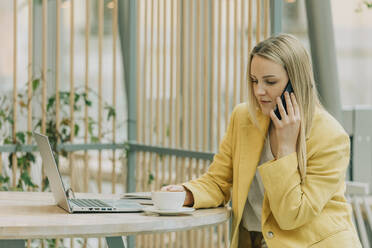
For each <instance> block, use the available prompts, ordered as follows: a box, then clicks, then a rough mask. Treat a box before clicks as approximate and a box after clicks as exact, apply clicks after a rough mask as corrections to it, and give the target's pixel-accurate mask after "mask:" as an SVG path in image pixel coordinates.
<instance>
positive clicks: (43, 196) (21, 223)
mask: <svg viewBox="0 0 372 248" xmlns="http://www.w3.org/2000/svg"><path fill="white" fill-rule="evenodd" d="M76 196H77V198H79V197H84V198H92V197H100V198H102V199H113V198H119V197H120V196H119V195H98V194H82V193H80V194H76ZM230 215H231V209H230V208H212V209H200V210H196V211H194V212H193V213H192V214H190V215H179V216H155V215H146V214H145V213H107V214H102V213H95V214H69V213H67V212H66V211H65V210H63V209H61V208H59V207H58V206H56V205H55V202H54V198H53V195H52V194H51V193H41V192H0V239H29V238H57V237H98V236H127V235H133V234H143V233H156V232H170V231H181V230H188V229H194V228H199V227H205V226H210V225H216V224H219V223H223V222H225V221H227V220H229V218H230Z"/></svg>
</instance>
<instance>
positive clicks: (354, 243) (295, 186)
mask: <svg viewBox="0 0 372 248" xmlns="http://www.w3.org/2000/svg"><path fill="white" fill-rule="evenodd" d="M258 121H259V123H260V127H261V129H262V130H263V131H264V132H265V133H267V131H268V127H269V123H270V118H269V117H267V116H264V115H263V114H262V113H259V115H258ZM264 139H265V136H264V135H262V133H260V131H259V130H258V129H257V127H255V126H254V124H253V123H252V122H251V120H250V117H249V113H248V108H247V105H246V104H245V103H243V104H240V105H238V106H237V107H235V109H234V111H233V113H232V116H231V118H230V123H229V126H228V129H227V132H226V134H225V136H224V138H223V140H222V142H221V144H220V147H219V152H218V153H217V154H216V155H215V157H214V160H213V163H212V164H211V165H210V167H209V169H208V171H207V172H206V173H205V174H204V175H203V176H201V177H200V178H198V179H196V180H193V181H190V182H187V183H185V184H184V186H185V187H187V188H188V189H189V190H190V191H191V192H192V193H193V196H194V207H195V208H209V207H217V206H220V205H224V204H226V203H227V202H228V201H229V200H230V196H231V191H232V211H233V224H232V230H231V231H232V237H231V246H230V247H232V248H236V247H238V241H239V225H240V222H241V219H242V214H243V210H244V205H245V202H246V199H247V195H248V191H249V187H250V185H251V182H252V179H253V177H254V175H255V173H256V168H257V166H258V163H259V160H260V156H261V152H262V149H263V145H264ZM306 145H307V174H306V180H305V182H304V183H303V184H301V183H300V174H299V171H298V168H297V164H298V163H297V156H296V153H292V154H290V155H288V156H285V157H282V158H280V159H278V160H272V161H268V162H266V163H264V164H262V165H260V166H259V167H258V170H259V173H260V175H261V177H262V182H263V184H264V188H265V195H264V201H263V206H262V219H261V227H262V233H263V236H264V238H265V241H266V243H267V245H268V247H270V248H276V247H278V248H287V247H293V248H301V247H314V248H315V247H326V248H333V247H334V248H341V247H348V248H353V247H361V244H360V241H359V239H358V236H357V233H356V230H355V227H354V225H353V223H352V219H351V207H350V205H349V204H348V203H347V201H346V199H345V196H344V192H345V174H346V169H347V166H348V164H349V158H350V142H349V137H348V135H347V134H346V132H345V131H344V129H343V128H342V127H341V125H340V124H339V123H338V122H337V121H336V120H335V119H334V118H333V117H332V116H331V115H329V114H328V113H327V112H326V111H325V110H322V109H320V108H318V109H317V110H316V113H315V116H314V120H313V125H312V128H311V132H310V136H309V138H308V139H307V140H306Z"/></svg>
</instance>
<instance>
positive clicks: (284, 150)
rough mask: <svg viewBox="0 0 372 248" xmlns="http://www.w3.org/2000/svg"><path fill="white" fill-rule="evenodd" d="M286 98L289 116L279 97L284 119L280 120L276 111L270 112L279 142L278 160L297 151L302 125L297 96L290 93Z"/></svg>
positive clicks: (280, 109) (278, 101) (286, 93)
mask: <svg viewBox="0 0 372 248" xmlns="http://www.w3.org/2000/svg"><path fill="white" fill-rule="evenodd" d="M284 97H285V101H286V104H287V112H288V114H287V113H286V111H285V110H284V106H283V104H282V101H281V100H280V97H277V99H276V101H277V104H278V108H279V112H280V115H281V117H282V119H281V120H279V119H278V117H277V116H276V115H275V113H274V110H271V111H270V117H271V120H272V121H273V123H274V127H275V134H276V138H277V142H278V152H277V159H279V158H281V157H284V156H286V155H289V154H291V153H293V152H295V151H296V145H297V138H298V134H299V132H300V124H301V115H300V109H299V107H298V104H297V101H296V97H295V95H294V94H293V93H291V95H289V93H288V92H285V93H284Z"/></svg>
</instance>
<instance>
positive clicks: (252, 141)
mask: <svg viewBox="0 0 372 248" xmlns="http://www.w3.org/2000/svg"><path fill="white" fill-rule="evenodd" d="M257 119H258V121H259V125H260V128H261V130H262V131H263V133H261V132H260V131H259V129H258V128H257V127H255V126H254V125H253V124H252V125H247V126H242V127H241V132H242V133H241V135H240V161H239V165H238V166H239V172H238V173H239V175H238V182H239V183H238V216H237V217H238V220H239V221H240V218H241V216H242V214H243V210H244V205H245V202H246V199H247V196H248V189H249V187H250V184H251V182H252V179H253V177H254V175H255V173H256V168H257V165H258V163H259V160H260V157H261V153H262V149H263V145H264V141H265V134H266V133H267V130H268V127H269V123H270V118H269V117H267V116H264V115H263V114H261V113H258V116H257Z"/></svg>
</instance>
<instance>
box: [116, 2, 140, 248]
mask: <svg viewBox="0 0 372 248" xmlns="http://www.w3.org/2000/svg"><path fill="white" fill-rule="evenodd" d="M118 3H119V6H118V7H119V9H118V12H119V16H118V20H119V36H120V44H121V50H122V59H123V65H124V75H125V77H124V84H125V89H126V96H127V108H128V140H129V141H137V105H136V103H137V99H136V98H137V93H136V92H137V46H138V42H139V41H137V35H136V32H139V30H138V27H137V0H123V1H118ZM135 167H136V152H135V151H132V150H129V151H128V157H127V192H134V191H136V175H135ZM127 241H128V247H129V248H131V247H135V238H134V237H133V236H128V240H127Z"/></svg>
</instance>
